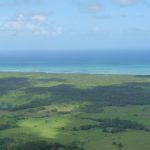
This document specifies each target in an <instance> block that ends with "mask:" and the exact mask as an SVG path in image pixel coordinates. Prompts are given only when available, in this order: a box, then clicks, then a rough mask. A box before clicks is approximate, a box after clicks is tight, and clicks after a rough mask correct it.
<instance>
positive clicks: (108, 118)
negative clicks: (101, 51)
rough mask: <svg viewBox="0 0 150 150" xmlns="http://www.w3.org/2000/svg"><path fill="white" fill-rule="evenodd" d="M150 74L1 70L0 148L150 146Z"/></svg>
mask: <svg viewBox="0 0 150 150" xmlns="http://www.w3.org/2000/svg"><path fill="white" fill-rule="evenodd" d="M149 141H150V76H127V75H88V74H46V73H0V150H149V149H150V142H149Z"/></svg>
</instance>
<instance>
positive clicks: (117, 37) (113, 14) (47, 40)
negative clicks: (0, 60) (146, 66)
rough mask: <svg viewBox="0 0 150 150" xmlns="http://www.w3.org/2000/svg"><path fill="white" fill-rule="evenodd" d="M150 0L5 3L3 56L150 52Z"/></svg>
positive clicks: (0, 29) (0, 25) (1, 8)
mask: <svg viewBox="0 0 150 150" xmlns="http://www.w3.org/2000/svg"><path fill="white" fill-rule="evenodd" d="M149 41H150V2H149V0H54V1H52V0H1V1H0V51H1V52H3V51H5V52H9V51H11V52H12V51H42V50H46V51H63V50H69V51H77V50H80V51H81V50H111V49H113V50H114V49H118V50H126V49H135V50H136V49H141V50H142V49H149V48H150V42H149Z"/></svg>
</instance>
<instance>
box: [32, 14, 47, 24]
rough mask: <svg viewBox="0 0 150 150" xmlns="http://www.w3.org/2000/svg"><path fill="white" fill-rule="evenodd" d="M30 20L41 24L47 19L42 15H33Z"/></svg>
mask: <svg viewBox="0 0 150 150" xmlns="http://www.w3.org/2000/svg"><path fill="white" fill-rule="evenodd" d="M31 19H32V20H33V21H35V22H37V23H43V22H45V21H46V20H47V19H48V16H47V15H44V14H35V15H33V16H32V17H31Z"/></svg>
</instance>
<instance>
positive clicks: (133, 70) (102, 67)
mask: <svg viewBox="0 0 150 150" xmlns="http://www.w3.org/2000/svg"><path fill="white" fill-rule="evenodd" d="M0 72H45V73H81V74H124V75H150V65H135V64H134V65H116V64H112V65H111V64H95V65H90V64H86V65H60V66H57V65H54V66H53V65H48V64H47V65H35V64H34V65H0Z"/></svg>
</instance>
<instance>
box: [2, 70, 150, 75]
mask: <svg viewBox="0 0 150 150" xmlns="http://www.w3.org/2000/svg"><path fill="white" fill-rule="evenodd" d="M0 74H56V75H91V76H92V75H99V76H150V74H130V73H128V74H123V73H120V74H119V73H81V72H44V71H43V72H40V71H34V72H30V71H0Z"/></svg>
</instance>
